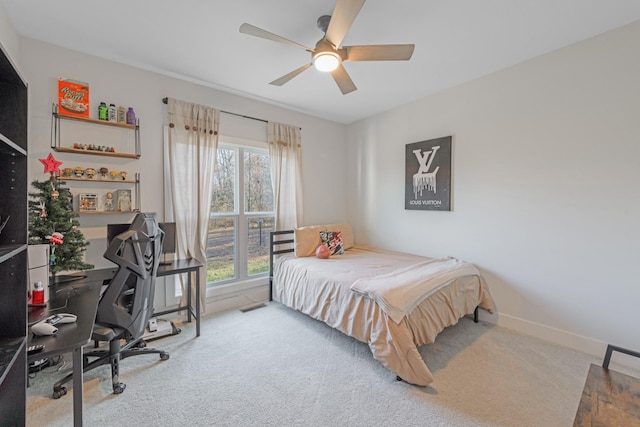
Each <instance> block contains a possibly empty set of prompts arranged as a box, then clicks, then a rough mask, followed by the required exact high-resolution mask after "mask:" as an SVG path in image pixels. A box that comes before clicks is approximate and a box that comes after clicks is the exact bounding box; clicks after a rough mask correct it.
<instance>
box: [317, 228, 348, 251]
mask: <svg viewBox="0 0 640 427" xmlns="http://www.w3.org/2000/svg"><path fill="white" fill-rule="evenodd" d="M320 238H321V239H322V244H323V245H325V246H326V247H328V248H329V253H330V254H331V255H342V254H343V253H344V245H343V243H342V235H341V234H340V232H339V231H321V232H320Z"/></svg>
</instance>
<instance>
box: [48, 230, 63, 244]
mask: <svg viewBox="0 0 640 427" xmlns="http://www.w3.org/2000/svg"><path fill="white" fill-rule="evenodd" d="M46 237H48V238H49V242H51V243H53V244H54V245H61V244H62V243H63V241H64V240H63V239H64V237H63V236H62V233H58V232H56V233H53V234H52V235H51V236H46Z"/></svg>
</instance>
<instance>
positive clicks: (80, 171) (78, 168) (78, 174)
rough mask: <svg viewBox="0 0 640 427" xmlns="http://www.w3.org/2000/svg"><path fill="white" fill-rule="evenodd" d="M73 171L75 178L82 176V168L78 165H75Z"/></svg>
mask: <svg viewBox="0 0 640 427" xmlns="http://www.w3.org/2000/svg"><path fill="white" fill-rule="evenodd" d="M75 173H76V178H82V176H83V175H84V169H83V168H81V167H80V166H76V169H75Z"/></svg>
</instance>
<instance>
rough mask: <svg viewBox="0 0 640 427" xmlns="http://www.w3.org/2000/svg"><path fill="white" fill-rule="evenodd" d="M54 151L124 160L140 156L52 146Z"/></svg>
mask: <svg viewBox="0 0 640 427" xmlns="http://www.w3.org/2000/svg"><path fill="white" fill-rule="evenodd" d="M51 148H53V150H54V151H57V152H59V153H74V154H89V155H93V156H106V157H124V158H125V159H139V158H140V154H135V153H113V152H110V151H99V150H80V149H77V148H67V147H56V146H53V147H51Z"/></svg>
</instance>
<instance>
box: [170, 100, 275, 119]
mask: <svg viewBox="0 0 640 427" xmlns="http://www.w3.org/2000/svg"><path fill="white" fill-rule="evenodd" d="M168 102H169V98H162V103H163V104H166V103H168ZM220 112H221V113H225V114H231V115H233V116H238V117H242V118H245V119H250V120H257V121H259V122H263V123H269V121H268V120H265V119H259V118H257V117H251V116H245V115H243V114H238V113H232V112H231V111H224V110H220Z"/></svg>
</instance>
